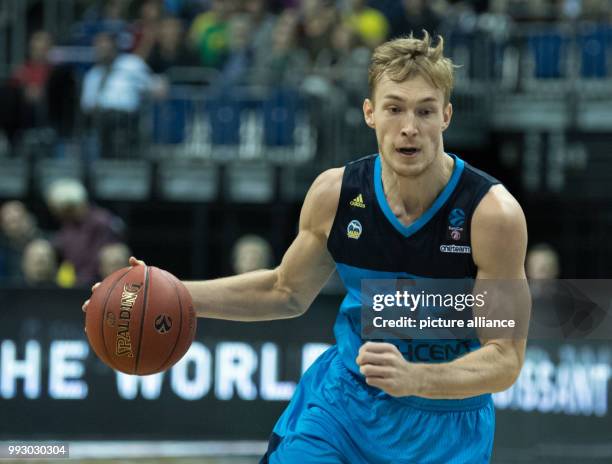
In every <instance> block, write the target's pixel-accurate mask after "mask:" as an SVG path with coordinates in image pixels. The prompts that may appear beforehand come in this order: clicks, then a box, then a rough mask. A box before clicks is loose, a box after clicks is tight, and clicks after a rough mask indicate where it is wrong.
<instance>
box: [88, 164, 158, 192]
mask: <svg viewBox="0 0 612 464" xmlns="http://www.w3.org/2000/svg"><path fill="white" fill-rule="evenodd" d="M91 188H92V193H93V195H94V196H95V197H96V198H98V199H102V200H128V201H142V200H146V199H148V198H149V195H150V193H151V164H150V163H149V162H148V161H146V160H102V159H101V160H96V161H94V162H93V163H92V165H91Z"/></svg>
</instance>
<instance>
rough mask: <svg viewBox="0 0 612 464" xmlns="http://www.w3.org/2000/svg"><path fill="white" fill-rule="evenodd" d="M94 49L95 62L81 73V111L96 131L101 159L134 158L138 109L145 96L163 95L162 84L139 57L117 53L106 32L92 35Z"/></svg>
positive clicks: (137, 150)
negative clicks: (102, 157) (93, 37)
mask: <svg viewBox="0 0 612 464" xmlns="http://www.w3.org/2000/svg"><path fill="white" fill-rule="evenodd" d="M95 49H96V60H97V63H96V65H95V66H94V67H93V68H91V69H90V70H89V71H88V72H87V73H86V74H85V78H84V81H83V90H82V94H81V108H82V110H83V112H84V113H85V114H86V115H87V116H89V117H90V120H91V123H92V124H93V128H94V130H95V131H96V132H97V135H98V138H99V142H100V148H101V151H102V156H104V157H111V158H112V157H130V156H138V155H139V133H138V123H139V109H140V107H141V104H142V101H143V98H144V97H145V96H146V95H147V94H152V95H154V96H156V97H161V96H162V95H163V94H164V92H165V86H164V83H163V81H162V80H161V79H160V78H158V77H156V76H154V75H153V74H152V73H151V71H150V69H149V67H148V66H147V64H146V63H145V62H144V61H143V60H142V59H141V58H140V57H139V56H137V55H134V54H130V53H121V54H120V53H119V52H118V50H117V45H116V43H115V40H114V38H113V36H111V35H109V34H107V33H100V34H98V35H97V36H96V39H95Z"/></svg>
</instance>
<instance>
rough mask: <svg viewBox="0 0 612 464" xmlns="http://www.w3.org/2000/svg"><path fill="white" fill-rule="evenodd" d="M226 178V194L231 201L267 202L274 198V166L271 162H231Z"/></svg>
mask: <svg viewBox="0 0 612 464" xmlns="http://www.w3.org/2000/svg"><path fill="white" fill-rule="evenodd" d="M226 179H227V182H226V188H227V190H226V194H227V198H228V199H229V200H230V201H233V202H236V203H267V202H270V201H273V199H274V193H275V178H274V166H272V165H271V164H269V163H262V162H239V163H231V164H230V165H228V167H227V171H226Z"/></svg>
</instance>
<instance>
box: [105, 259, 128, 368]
mask: <svg viewBox="0 0 612 464" xmlns="http://www.w3.org/2000/svg"><path fill="white" fill-rule="evenodd" d="M131 270H132V268H131V267H130V268H129V269H128V270H127V271H125V272H124V273H123V274H121V275H120V276H119V278H118V279H117V280H116V281H115V282H114V283H113V285H112V286H111V288H110V289H109V290H108V292H107V293H106V299H105V300H104V306H102V324H100V328H101V329H100V330H101V332H102V346H103V347H104V354H105V355H106V359H108V360H109V361H112V360H113V357H112V356H111V355H110V354H109V352H108V350H107V349H106V337H105V336H104V323H105V322H106V306H107V305H108V300H109V299H110V295H111V293H112V292H113V290H114V289H115V287H116V286H117V284H118V283H119V281H120V280H121V279H123V278H124V277H125V276H126V275H128V274H129V272H130V271H131ZM113 369H114V368H113Z"/></svg>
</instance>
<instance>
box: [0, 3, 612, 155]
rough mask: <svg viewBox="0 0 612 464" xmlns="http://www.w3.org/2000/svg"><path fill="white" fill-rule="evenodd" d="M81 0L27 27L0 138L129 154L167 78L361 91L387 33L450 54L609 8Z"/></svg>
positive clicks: (607, 12) (8, 86)
mask: <svg viewBox="0 0 612 464" xmlns="http://www.w3.org/2000/svg"><path fill="white" fill-rule="evenodd" d="M77 4H78V5H80V10H81V18H80V20H79V21H78V22H76V23H75V24H74V25H73V27H72V28H70V30H66V31H62V33H61V35H59V36H56V37H53V36H52V35H51V34H50V33H49V32H48V31H44V30H32V31H29V53H28V57H27V59H26V61H25V62H24V63H21V64H20V65H18V66H16V67H14V69H13V70H12V72H11V74H10V76H9V77H8V78H7V79H5V80H4V82H3V83H2V85H1V86H0V97H1V98H2V101H3V103H4V104H3V105H2V109H1V110H0V132H1V135H2V136H3V137H4V138H5V142H6V143H4V144H0V147H2V146H4V147H9V148H10V147H13V148H14V147H15V145H16V144H18V142H20V141H23V138H24V134H26V133H27V131H28V130H29V129H32V128H36V129H41V130H38V131H34V132H30V134H35V136H36V140H35V141H34V143H35V144H38V145H39V146H40V145H41V144H44V142H45V141H46V140H48V139H49V138H52V137H55V140H57V138H59V139H60V140H64V139H66V138H69V137H70V136H71V135H74V132H75V130H78V131H84V130H86V129H87V128H90V129H91V128H93V130H94V131H95V133H96V136H97V138H98V140H99V145H98V152H99V154H100V156H107V157H125V156H128V154H132V156H134V155H136V156H137V155H138V154H139V146H138V143H139V140H138V139H137V138H135V136H134V134H137V133H138V131H137V130H136V129H135V128H136V127H137V126H138V124H139V120H138V110H139V109H140V108H141V106H142V104H143V101H145V100H147V99H149V98H153V99H164V98H167V97H168V95H169V89H170V88H171V86H172V85H174V84H180V83H189V84H196V85H198V84H200V85H207V86H214V87H217V88H219V87H220V88H224V89H229V90H228V91H231V88H232V87H234V86H253V85H259V86H275V87H279V86H289V87H292V88H300V90H302V91H305V92H307V93H314V94H315V95H321V94H325V92H327V94H329V93H332V92H333V91H336V92H343V93H347V94H348V95H349V98H350V97H351V96H352V95H355V96H358V98H360V99H361V98H363V96H364V95H365V92H367V86H366V83H367V81H366V69H367V65H368V59H369V56H370V53H371V52H372V50H373V49H374V48H375V47H376V46H377V45H379V44H380V43H382V42H383V41H385V40H387V39H389V38H393V37H398V36H401V35H407V34H410V33H411V32H414V33H415V34H420V33H421V31H422V30H423V29H426V30H428V31H429V32H430V33H433V34H437V33H440V34H443V35H444V36H445V37H447V40H448V41H449V42H450V45H449V46H448V47H447V50H448V52H449V53H451V54H452V53H453V45H454V44H457V43H459V42H460V41H461V40H464V38H465V35H466V34H468V35H469V34H478V33H486V34H489V35H491V36H493V37H497V38H499V39H500V40H503V38H504V37H507V35H508V32H509V30H510V29H511V28H512V27H513V25H514V24H520V23H529V22H568V21H574V20H577V19H578V20H592V21H598V22H602V21H603V22H607V21H609V20H610V16H611V15H612V13H611V12H612V8H610V6H611V5H610V1H609V0H529V1H527V0H478V1H452V0H430V1H425V0H105V1H94V0H89V1H81V2H77ZM83 47H85V49H89V50H91V53H88V52H83ZM551 53H555V52H554V51H553V52H551ZM460 72H463V71H460ZM1 151H3V150H2V149H0V152H1ZM4 151H8V152H10V150H7V149H6V148H5V150H4ZM56 154H57V153H56ZM0 155H1V153H0ZM59 155H61V153H60V154H59Z"/></svg>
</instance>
